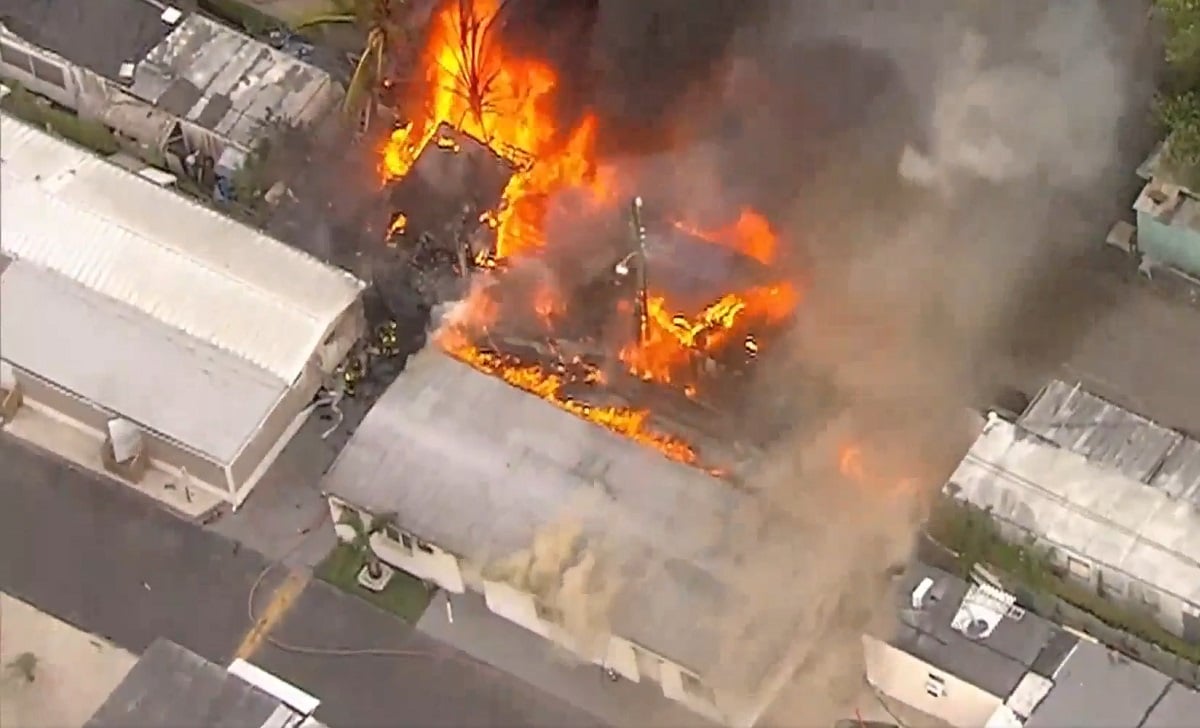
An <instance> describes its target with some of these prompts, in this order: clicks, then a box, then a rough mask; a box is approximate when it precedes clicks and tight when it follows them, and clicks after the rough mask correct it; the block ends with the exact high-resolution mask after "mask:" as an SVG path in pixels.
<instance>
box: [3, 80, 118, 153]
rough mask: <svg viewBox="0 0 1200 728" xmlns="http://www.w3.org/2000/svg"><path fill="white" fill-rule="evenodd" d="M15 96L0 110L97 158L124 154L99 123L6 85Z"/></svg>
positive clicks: (17, 86)
mask: <svg viewBox="0 0 1200 728" xmlns="http://www.w3.org/2000/svg"><path fill="white" fill-rule="evenodd" d="M6 85H7V86H8V87H9V88H10V89H11V92H10V93H9V94H8V95H7V96H5V97H4V100H3V101H0V108H3V109H4V110H5V111H7V112H9V113H10V114H12V115H13V116H15V117H17V118H18V119H22V120H24V121H27V122H29V123H30V124H33V125H34V126H37V127H39V128H43V129H45V128H48V129H49V130H50V131H51V132H53V133H55V134H57V135H58V136H61V137H63V138H64V139H67V140H70V141H72V142H74V143H76V144H78V145H80V146H82V147H87V148H88V149H91V150H92V151H94V152H96V153H97V154H100V155H103V156H108V155H110V154H115V153H116V152H118V151H120V149H121V145H120V144H119V143H118V142H117V137H116V136H115V135H114V134H113V133H112V131H111V130H110V129H109V128H108V127H107V126H105V125H104V124H101V123H100V122H98V121H92V120H90V119H81V118H79V117H78V116H76V115H75V114H74V113H72V112H70V111H67V110H65V109H60V108H58V107H57V106H55V105H54V104H52V103H50V102H49V101H46V100H45V99H42V98H40V97H38V96H37V95H35V94H33V93H30V92H29V91H27V90H25V89H24V88H22V87H21V86H20V85H19V84H13V83H10V82H6Z"/></svg>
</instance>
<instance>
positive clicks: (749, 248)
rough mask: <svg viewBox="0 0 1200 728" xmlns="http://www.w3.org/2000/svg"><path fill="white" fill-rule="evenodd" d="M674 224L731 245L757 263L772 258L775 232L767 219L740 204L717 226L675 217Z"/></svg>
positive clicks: (776, 240)
mask: <svg viewBox="0 0 1200 728" xmlns="http://www.w3.org/2000/svg"><path fill="white" fill-rule="evenodd" d="M675 227H677V228H679V229H680V230H682V231H684V232H685V233H688V234H689V235H694V236H696V237H698V238H700V239H701V240H706V241H708V242H710V243H715V244H717V245H724V246H726V247H729V248H732V249H734V250H736V251H738V252H740V253H741V254H742V255H746V256H749V257H751V258H754V259H755V260H757V261H759V262H760V263H772V262H774V260H775V256H776V254H777V253H778V243H779V236H778V235H776V234H775V229H774V228H773V227H771V222H770V221H769V220H767V218H766V217H764V216H763V215H762V214H761V213H759V212H756V211H754V210H752V209H750V208H748V207H744V208H742V211H741V214H739V215H738V219H737V220H735V221H733V222H732V223H730V224H729V225H725V226H723V227H720V228H716V229H712V230H707V229H702V228H699V227H696V226H694V225H689V224H688V223H686V222H683V221H676V222H675Z"/></svg>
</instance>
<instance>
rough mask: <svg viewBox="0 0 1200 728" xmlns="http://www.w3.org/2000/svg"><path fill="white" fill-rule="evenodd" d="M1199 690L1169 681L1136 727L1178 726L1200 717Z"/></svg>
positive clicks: (1162, 727) (1172, 727)
mask: <svg viewBox="0 0 1200 728" xmlns="http://www.w3.org/2000/svg"><path fill="white" fill-rule="evenodd" d="M1198 716H1200V691H1196V690H1193V689H1191V688H1189V687H1187V686H1186V685H1181V684H1180V683H1171V684H1170V685H1169V686H1167V692H1166V694H1164V695H1163V696H1162V698H1161V699H1159V701H1158V703H1156V704H1155V705H1154V708H1152V709H1151V710H1150V714H1149V715H1147V716H1146V719H1145V720H1144V721H1142V723H1141V725H1140V726H1139V727H1138V728H1180V726H1186V725H1191V724H1194V723H1196V722H1197V721H1198V720H1200V718H1198Z"/></svg>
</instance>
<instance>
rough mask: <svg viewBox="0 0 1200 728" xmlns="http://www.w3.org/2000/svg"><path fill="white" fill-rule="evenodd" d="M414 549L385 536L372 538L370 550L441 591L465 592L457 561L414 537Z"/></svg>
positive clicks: (400, 541)
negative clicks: (435, 585)
mask: <svg viewBox="0 0 1200 728" xmlns="http://www.w3.org/2000/svg"><path fill="white" fill-rule="evenodd" d="M406 536H408V538H409V539H410V540H411V543H412V547H411V548H410V547H408V546H406V545H405V544H404V542H403V540H395V539H393V538H391V537H390V536H388V535H387V534H383V533H376V534H372V535H371V550H373V551H374V552H375V555H376V556H378V557H379V558H380V559H381V560H383V561H385V562H387V563H388V564H391V565H392V566H394V567H396V568H397V569H402V570H404V571H407V572H408V573H410V574H412V575H413V576H415V577H417V578H420V579H425V580H426V581H431V582H433V583H434V584H437V585H438V586H439V587H441V588H442V589H445V590H446V591H448V592H452V593H454V594H462V593H463V592H464V591H466V588H465V587H464V586H463V578H462V571H461V570H460V569H459V568H458V559H456V558H454V556H453V555H452V554H448V553H446V552H445V551H442V550H441V549H439V548H437V547H436V546H433V545H431V544H427V543H424V542H422V541H419V540H417V539H415V538H413V537H412V536H411V535H409V534H406Z"/></svg>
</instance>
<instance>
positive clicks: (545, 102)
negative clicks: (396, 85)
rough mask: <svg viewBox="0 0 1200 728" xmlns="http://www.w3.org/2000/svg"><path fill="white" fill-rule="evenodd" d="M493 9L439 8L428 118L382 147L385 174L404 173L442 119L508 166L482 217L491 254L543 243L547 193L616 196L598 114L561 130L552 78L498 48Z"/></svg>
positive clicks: (478, 4)
mask: <svg viewBox="0 0 1200 728" xmlns="http://www.w3.org/2000/svg"><path fill="white" fill-rule="evenodd" d="M499 7H500V3H499V0H473V1H460V2H447V3H445V4H444V5H443V7H442V9H441V10H440V11H438V14H437V15H436V16H435V18H434V20H433V22H432V23H431V33H430V36H429V41H428V44H427V46H426V50H425V59H426V65H425V67H426V69H427V73H426V78H425V82H426V84H425V87H426V88H427V89H428V91H429V98H427V99H425V102H424V104H423V107H424V110H425V111H424V115H423V116H421V117H420V118H419V119H418V120H416V121H414V122H409V123H408V124H407V125H405V126H403V127H401V128H399V129H397V130H396V131H394V132H393V133H392V135H391V136H390V137H389V138H388V140H387V142H386V143H385V145H384V149H383V152H382V173H383V178H384V180H385V181H388V180H392V179H396V178H399V177H403V176H404V175H405V174H407V173H408V171H409V170H410V169H411V168H412V165H413V163H414V161H415V160H416V158H417V157H418V156H419V155H420V153H421V152H422V151H423V150H424V149H425V147H426V146H427V145H428V144H429V142H430V140H431V139H432V138H433V136H434V135H435V133H436V131H437V129H438V127H439V126H440V125H441V124H448V125H449V126H451V127H453V128H456V129H458V130H459V131H461V132H463V133H464V134H467V135H469V136H471V137H473V138H475V139H476V140H478V141H480V142H482V143H483V144H486V145H487V146H488V147H489V148H490V149H491V150H492V151H494V152H495V153H496V154H498V155H499V156H500V157H502V158H504V159H506V160H508V161H509V162H510V163H512V164H513V165H514V166H515V167H516V168H517V173H516V174H514V175H513V177H512V178H511V179H510V180H509V183H508V185H507V187H506V189H505V190H504V193H503V203H502V204H501V206H500V209H499V210H497V211H496V212H495V213H494V215H493V216H492V219H490V220H489V221H488V224H490V225H491V226H492V227H493V228H494V229H495V230H496V249H495V258H496V259H497V260H499V259H504V258H507V257H511V256H514V255H519V254H520V253H522V252H528V251H533V250H537V249H540V248H542V247H543V246H544V245H545V242H546V240H545V234H544V227H545V218H546V213H547V198H548V197H549V195H550V194H551V193H553V192H556V191H559V190H563V189H566V188H577V189H580V190H585V191H587V192H589V193H590V194H591V195H592V196H593V197H595V198H596V199H598V200H607V199H609V198H610V197H611V195H612V193H613V190H612V183H613V178H612V174H611V172H610V171H607V170H604V171H601V170H598V168H597V165H596V164H595V161H594V148H595V143H596V126H597V121H596V118H595V117H594V116H592V115H587V116H585V117H584V118H583V120H582V121H581V122H580V123H579V125H578V126H576V127H575V128H574V129H572V130H570V131H569V132H567V133H566V134H562V133H561V132H560V129H559V128H558V124H557V122H556V120H555V118H554V116H553V111H552V105H551V103H550V102H551V101H552V94H553V92H554V90H555V88H556V86H557V84H558V76H557V74H556V73H555V72H554V69H552V68H550V67H549V66H547V65H546V64H545V63H542V62H541V61H537V60H531V59H524V58H518V57H515V56H513V55H511V54H509V53H508V52H507V50H506V49H505V48H503V47H502V45H501V44H500V43H499V40H498V39H497V38H496V36H495V34H494V28H493V20H494V19H495V14H496V12H497V10H498V9H499ZM438 144H439V146H443V147H446V146H447V145H444V144H442V143H441V140H440V139H439V141H438ZM449 144H450V145H451V146H453V145H454V143H453V142H452V141H451V142H449Z"/></svg>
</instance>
